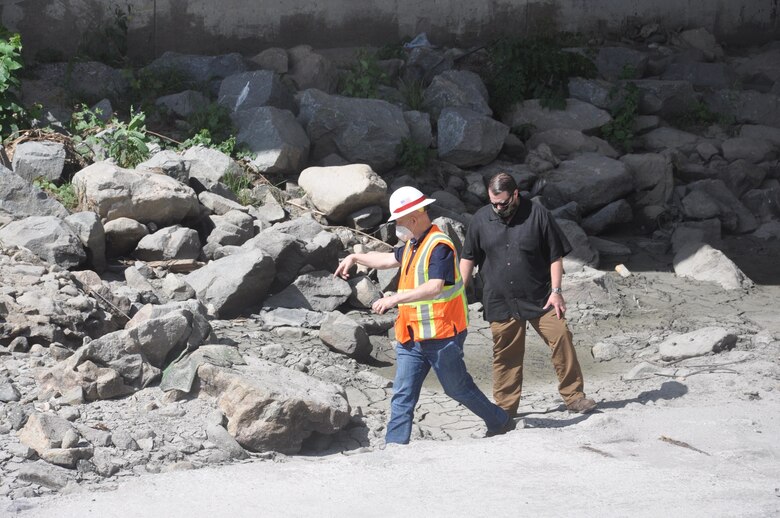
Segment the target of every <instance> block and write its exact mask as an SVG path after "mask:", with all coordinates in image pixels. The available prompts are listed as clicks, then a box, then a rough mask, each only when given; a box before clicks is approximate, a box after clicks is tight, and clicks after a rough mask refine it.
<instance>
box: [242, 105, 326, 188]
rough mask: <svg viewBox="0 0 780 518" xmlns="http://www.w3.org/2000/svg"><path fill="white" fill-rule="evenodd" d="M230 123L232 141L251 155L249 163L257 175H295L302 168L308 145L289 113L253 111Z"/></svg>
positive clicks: (304, 135)
mask: <svg viewBox="0 0 780 518" xmlns="http://www.w3.org/2000/svg"><path fill="white" fill-rule="evenodd" d="M234 121H235V123H236V126H237V127H238V134H237V135H236V142H238V143H240V144H243V145H244V146H245V147H246V148H247V150H248V151H249V152H251V153H253V154H254V158H252V159H251V161H250V162H251V163H252V164H253V165H254V166H255V167H257V169H258V171H260V172H261V173H282V174H297V173H298V172H299V171H300V170H301V169H302V168H303V167H304V166H305V165H306V161H307V160H308V158H309V148H310V147H311V143H310V141H309V137H308V135H306V132H305V131H304V130H303V128H302V127H301V125H300V124H299V123H298V121H297V120H296V119H295V116H294V115H293V114H292V113H291V112H290V111H287V110H280V109H278V108H274V107H270V106H266V107H260V108H253V109H251V110H243V111H241V112H239V113H238V114H237V115H236V116H235V117H234Z"/></svg>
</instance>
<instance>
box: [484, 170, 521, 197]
mask: <svg viewBox="0 0 780 518" xmlns="http://www.w3.org/2000/svg"><path fill="white" fill-rule="evenodd" d="M516 189H517V182H515V179H514V178H512V175H510V174H508V173H496V174H494V175H493V176H492V177H491V178H490V181H489V182H488V190H490V192H492V193H493V194H501V193H502V192H508V193H510V194H511V193H513V192H515V190H516Z"/></svg>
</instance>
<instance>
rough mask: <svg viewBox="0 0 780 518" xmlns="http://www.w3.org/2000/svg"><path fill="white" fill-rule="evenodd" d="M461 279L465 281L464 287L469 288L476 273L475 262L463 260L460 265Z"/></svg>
mask: <svg viewBox="0 0 780 518" xmlns="http://www.w3.org/2000/svg"><path fill="white" fill-rule="evenodd" d="M458 267H459V268H460V277H461V279H463V287H464V288H465V287H467V286H468V285H469V282H471V275H472V274H473V273H474V261H472V260H471V259H461V260H460V264H459V265H458Z"/></svg>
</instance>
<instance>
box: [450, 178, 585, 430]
mask: <svg viewBox="0 0 780 518" xmlns="http://www.w3.org/2000/svg"><path fill="white" fill-rule="evenodd" d="M488 196H489V197H490V205H488V206H485V207H482V208H481V209H480V210H478V211H477V212H476V213H475V214H474V217H473V218H472V220H471V222H470V224H469V229H468V231H467V233H466V240H465V243H464V245H463V250H462V252H461V260H460V273H461V276H462V278H463V281H464V282H465V283H468V282H469V281H470V280H471V276H472V273H473V271H474V266H475V265H476V266H479V275H480V276H481V278H482V281H483V284H484V289H483V310H484V314H485V320H487V321H488V322H490V330H491V332H492V334H493V399H495V401H496V404H498V406H500V407H501V408H503V409H504V410H506V411H507V413H509V415H515V414H516V413H517V407H518V406H519V404H520V395H521V391H522V386H523V356H524V354H525V329H526V322H530V323H531V325H532V326H533V327H534V329H535V330H536V332H537V333H539V335H540V336H541V337H542V339H543V340H544V341H545V342H546V343H547V345H548V346H549V347H550V349H551V350H552V363H553V366H554V367H555V372H556V374H557V375H558V381H559V384H558V391H559V393H560V394H561V397H562V398H563V400H564V402H565V403H566V407H567V408H568V409H569V410H570V411H573V412H579V413H586V412H590V411H591V410H593V409H594V408H595V407H596V402H595V401H593V400H592V399H590V398H587V397H585V393H584V391H583V389H584V384H583V380H582V370H581V368H580V364H579V361H578V360H577V353H576V351H575V349H574V344H573V342H572V334H571V331H570V330H569V327H568V325H567V324H566V319H565V313H566V303H565V301H564V299H563V293H562V291H561V281H562V277H563V257H564V256H565V255H566V254H568V253H569V252H570V251H571V245H570V244H569V242H568V240H567V239H566V236H565V235H564V234H563V232H562V231H561V229H560V228H559V227H558V225H557V224H556V223H555V220H554V219H553V217H552V216H551V215H550V213H549V212H548V211H547V210H546V209H545V208H544V207H542V206H541V205H539V204H537V203H532V202H531V201H529V200H526V199H523V198H521V197H520V195H519V192H518V189H517V184H516V182H515V180H514V178H512V177H511V176H510V175H508V174H506V173H498V174H497V175H495V176H493V177H492V178H491V179H490V182H489V184H488Z"/></svg>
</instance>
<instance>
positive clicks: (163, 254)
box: [133, 225, 200, 261]
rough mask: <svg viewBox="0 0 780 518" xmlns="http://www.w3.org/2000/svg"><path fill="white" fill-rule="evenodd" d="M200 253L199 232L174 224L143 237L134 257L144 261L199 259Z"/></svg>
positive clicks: (134, 252)
mask: <svg viewBox="0 0 780 518" xmlns="http://www.w3.org/2000/svg"><path fill="white" fill-rule="evenodd" d="M199 255H200V239H199V238H198V233H197V232H196V231H194V230H192V229H191V228H185V227H181V226H179V225H174V226H172V227H165V228H162V229H160V230H158V231H157V232H155V233H153V234H148V235H146V236H144V237H142V238H141V240H140V241H139V242H138V245H137V246H136V247H135V250H134V251H133V257H135V258H136V259H140V260H142V261H165V260H168V259H197V258H198V256H199Z"/></svg>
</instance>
